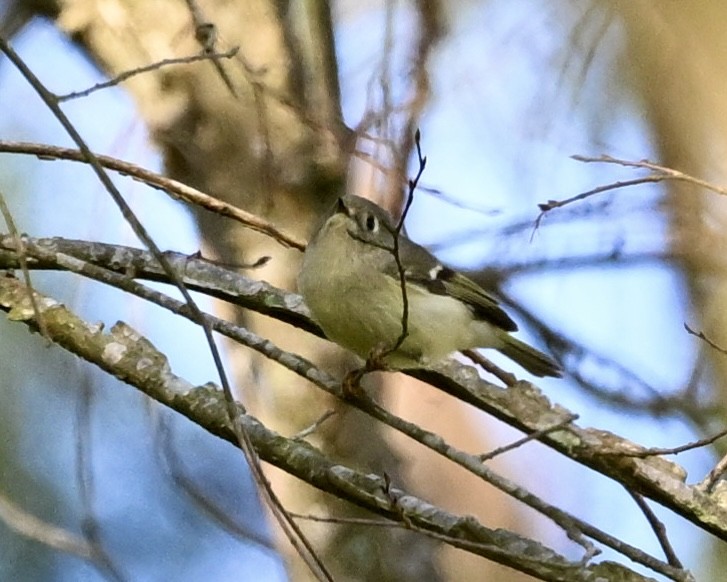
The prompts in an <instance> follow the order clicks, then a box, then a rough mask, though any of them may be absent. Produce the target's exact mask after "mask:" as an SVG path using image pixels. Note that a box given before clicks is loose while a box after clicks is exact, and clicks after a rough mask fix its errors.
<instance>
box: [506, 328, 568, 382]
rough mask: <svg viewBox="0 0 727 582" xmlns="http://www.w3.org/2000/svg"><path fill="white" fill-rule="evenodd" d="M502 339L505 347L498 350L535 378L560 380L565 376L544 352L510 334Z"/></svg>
mask: <svg viewBox="0 0 727 582" xmlns="http://www.w3.org/2000/svg"><path fill="white" fill-rule="evenodd" d="M500 337H501V339H502V341H503V346H502V347H500V348H498V350H499V351H500V352H502V353H503V354H505V355H506V356H507V357H508V358H510V359H511V360H512V361H513V362H515V363H516V364H519V365H521V366H522V367H523V368H525V369H526V370H527V371H528V372H530V373H531V374H532V375H533V376H538V377H539V378H542V377H544V376H553V377H555V378H560V377H561V376H562V375H563V370H562V369H561V367H560V366H559V365H558V364H557V363H555V361H554V360H552V359H551V358H550V357H548V356H546V355H545V354H544V353H543V352H541V351H538V350H536V349H535V348H533V347H531V346H529V345H528V344H526V343H525V342H522V341H520V340H519V339H517V338H515V337H513V336H511V335H510V334H506V333H503V334H502V335H501V336H500Z"/></svg>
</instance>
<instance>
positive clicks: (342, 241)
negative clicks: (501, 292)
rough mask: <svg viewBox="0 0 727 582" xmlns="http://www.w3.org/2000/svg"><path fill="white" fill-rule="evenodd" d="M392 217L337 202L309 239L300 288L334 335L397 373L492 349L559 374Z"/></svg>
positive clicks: (366, 205)
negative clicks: (460, 352)
mask: <svg viewBox="0 0 727 582" xmlns="http://www.w3.org/2000/svg"><path fill="white" fill-rule="evenodd" d="M396 236H397V234H396V226H395V224H394V221H393V220H392V218H391V216H390V215H389V214H388V213H387V212H386V211H385V210H384V209H383V208H381V207H379V206H377V205H376V204H374V203H373V202H371V201H369V200H366V199H365V198H360V197H358V196H353V195H346V196H342V197H341V198H339V199H338V200H337V202H336V204H335V205H334V207H333V210H332V212H331V213H330V214H329V215H328V217H327V218H326V219H325V221H324V222H323V224H322V226H321V227H320V228H319V230H318V232H316V234H315V235H314V237H313V239H312V240H311V241H310V243H309V244H308V248H307V249H306V251H305V256H304V258H303V266H302V269H301V272H300V275H299V276H298V286H299V289H300V292H301V293H302V295H303V298H304V299H305V302H306V303H307V304H308V307H309V308H310V310H311V313H312V314H313V317H314V319H315V320H316V321H317V322H318V324H319V325H320V326H321V328H323V331H324V332H325V333H326V336H328V338H329V339H331V340H333V341H335V342H336V343H338V344H340V345H342V346H344V347H346V348H348V349H350V350H351V351H353V352H355V353H356V354H358V355H359V356H361V357H362V358H364V359H366V358H368V357H369V356H370V355H371V354H372V353H374V351H375V350H379V351H381V353H382V354H383V362H384V363H385V364H386V365H387V366H389V367H391V368H395V369H405V368H413V367H417V366H419V365H422V364H426V363H427V362H429V363H435V362H437V361H439V360H441V359H443V358H444V357H446V356H447V355H449V354H451V353H452V352H455V351H458V350H466V349H471V348H494V349H496V350H498V351H500V352H502V353H503V354H505V355H506V356H507V357H508V358H510V359H511V360H513V361H515V362H516V363H518V364H519V365H520V366H522V367H523V368H525V369H526V370H527V371H528V372H530V373H531V374H533V375H534V376H540V377H543V376H555V377H558V376H561V375H562V371H561V368H560V366H558V364H557V363H555V362H554V361H553V360H552V359H551V358H549V357H548V356H546V355H545V354H543V353H542V352H540V351H538V350H536V349H535V348H533V347H531V346H529V345H527V344H526V343H524V342H522V341H520V340H519V339H517V338H515V337H513V336H512V335H510V332H513V331H517V325H516V324H515V322H514V321H513V320H512V319H510V317H509V316H508V315H507V313H505V312H504V311H503V310H502V308H501V307H500V306H499V305H498V303H497V300H496V299H495V298H494V297H493V296H492V295H490V294H489V293H487V292H486V291H485V290H483V289H482V288H481V287H480V286H479V285H477V284H476V283H475V282H474V281H472V280H471V279H469V278H467V277H465V276H464V275H462V274H461V273H458V272H457V271H455V270H453V269H450V268H449V267H446V266H444V265H442V264H441V263H440V262H439V261H438V260H437V259H436V258H435V257H434V256H433V255H432V254H431V253H430V252H429V251H427V250H426V249H425V248H424V247H421V246H419V245H418V244H416V243H413V242H412V241H410V240H409V239H408V238H406V236H404V235H403V234H399V235H398V256H399V259H400V261H399V262H400V264H401V266H402V268H403V272H404V280H405V288H406V298H407V302H408V314H407V335H406V337H405V339H404V341H403V342H402V343H401V345H399V347H398V348H396V349H395V350H393V351H390V350H391V349H392V348H394V346H396V343H397V340H398V339H399V337H400V336H401V335H402V325H403V313H404V301H403V293H402V287H401V276H400V270H399V266H398V265H397V261H396V257H395V248H394V240H395V237H396Z"/></svg>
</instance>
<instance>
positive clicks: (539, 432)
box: [479, 414, 579, 463]
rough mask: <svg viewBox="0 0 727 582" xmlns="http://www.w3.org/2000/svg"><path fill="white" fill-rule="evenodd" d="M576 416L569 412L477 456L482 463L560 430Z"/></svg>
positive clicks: (575, 418)
mask: <svg viewBox="0 0 727 582" xmlns="http://www.w3.org/2000/svg"><path fill="white" fill-rule="evenodd" d="M578 418H579V416H578V415H577V414H571V415H570V416H568V417H567V418H564V419H563V420H561V421H559V422H557V423H556V424H554V425H553V426H546V427H545V428H541V429H539V430H536V431H533V432H531V433H530V434H528V435H525V436H524V437H523V438H521V439H518V440H516V441H514V442H512V443H510V444H508V445H504V446H502V447H498V448H496V449H493V450H491V451H490V452H489V453H482V454H481V455H480V456H479V458H480V461H482V462H483V463H484V462H485V461H489V460H491V459H494V458H495V457H497V456H498V455H502V454H503V453H507V452H509V451H512V450H514V449H517V448H520V447H521V446H523V445H524V444H526V443H529V442H530V441H535V440H538V439H540V438H542V437H544V436H545V435H547V434H550V433H552V432H555V431H556V430H561V429H562V428H563V427H565V426H567V425H569V424H570V423H571V422H574V421H576V420H578Z"/></svg>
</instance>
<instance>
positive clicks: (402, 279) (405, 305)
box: [390, 129, 427, 352]
mask: <svg viewBox="0 0 727 582" xmlns="http://www.w3.org/2000/svg"><path fill="white" fill-rule="evenodd" d="M414 143H415V144H416V152H417V160H418V162H419V169H418V170H417V173H416V176H414V178H413V179H411V180H409V193H408V195H407V198H406V204H404V210H403V211H402V213H401V217H400V218H399V222H398V223H397V225H396V228H395V229H394V247H393V250H392V253H393V255H394V260H395V261H396V268H397V270H398V271H399V286H400V287H401V301H402V313H401V334H400V335H399V338H398V339H397V340H396V343H395V344H394V346H393V347H392V348H391V350H390V352H395V351H396V350H398V349H399V348H400V347H401V344H403V343H404V340H405V339H406V338H407V336H408V335H409V298H408V296H407V292H406V269H405V268H404V265H403V264H402V262H401V255H400V254H399V243H400V238H401V229H402V228H404V221H405V220H406V216H407V214H408V213H409V208H410V207H411V204H412V202H414V191H415V190H416V187H417V184H418V183H419V179H420V178H421V177H422V174H423V173H424V169H425V168H426V167H427V158H426V156H423V155H422V148H421V133H420V131H419V130H418V129H417V130H416V134H415V135H414Z"/></svg>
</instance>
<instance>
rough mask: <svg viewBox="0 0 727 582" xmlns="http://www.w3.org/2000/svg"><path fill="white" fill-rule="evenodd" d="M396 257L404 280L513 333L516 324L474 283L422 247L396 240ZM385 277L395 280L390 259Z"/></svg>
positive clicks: (403, 239)
mask: <svg viewBox="0 0 727 582" xmlns="http://www.w3.org/2000/svg"><path fill="white" fill-rule="evenodd" d="M399 257H400V258H401V264H402V267H403V268H404V275H405V277H406V280H407V281H408V282H409V283H411V284H414V285H420V286H422V287H424V288H426V289H427V290H428V291H429V292H430V293H435V294H437V295H449V296H451V297H453V298H455V299H459V300H460V301H462V302H463V303H466V304H467V305H469V306H470V308H471V309H472V311H473V312H474V313H475V315H476V316H477V317H478V318H479V319H482V320H484V321H488V322H490V323H492V324H494V325H496V326H498V327H500V328H502V329H503V330H505V331H517V324H516V323H515V322H514V321H513V320H512V319H510V316H509V315H508V314H507V313H505V311H504V310H503V309H502V308H501V307H500V306H499V305H498V303H497V299H495V298H494V297H493V296H492V295H490V294H489V293H487V291H485V290H484V289H482V287H480V286H479V285H478V284H477V283H475V282H474V281H472V280H471V279H469V278H468V277H465V276H464V275H462V274H461V273H458V272H457V271H455V270H454V269H450V268H449V267H445V266H444V265H442V264H441V263H440V262H439V261H438V260H437V258H436V257H435V256H434V255H432V254H431V253H430V252H429V251H428V250H426V249H425V248H424V247H421V246H419V245H418V244H416V243H414V242H411V241H410V240H408V239H405V238H400V239H399ZM386 265H387V266H386V269H385V272H386V274H387V275H389V276H391V277H394V278H396V279H398V278H399V270H398V268H397V265H396V261H395V260H394V259H393V256H392V260H391V261H390V262H389V261H387V262H386Z"/></svg>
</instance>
